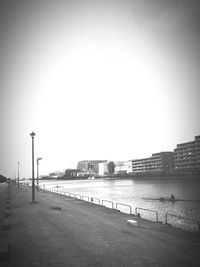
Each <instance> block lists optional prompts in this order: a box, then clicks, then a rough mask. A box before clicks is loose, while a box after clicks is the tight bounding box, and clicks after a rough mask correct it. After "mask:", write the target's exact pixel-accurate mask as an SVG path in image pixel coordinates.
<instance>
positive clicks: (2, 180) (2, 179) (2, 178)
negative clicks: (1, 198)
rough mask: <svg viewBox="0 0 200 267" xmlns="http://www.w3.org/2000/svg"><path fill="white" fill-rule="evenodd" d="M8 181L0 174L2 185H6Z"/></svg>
mask: <svg viewBox="0 0 200 267" xmlns="http://www.w3.org/2000/svg"><path fill="white" fill-rule="evenodd" d="M6 181H7V178H6V177H5V176H3V175H2V174H0V183H4V182H6Z"/></svg>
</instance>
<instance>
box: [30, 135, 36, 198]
mask: <svg viewBox="0 0 200 267" xmlns="http://www.w3.org/2000/svg"><path fill="white" fill-rule="evenodd" d="M30 136H31V138H32V202H35V181H34V180H35V178H34V137H35V133H34V132H32V133H30Z"/></svg>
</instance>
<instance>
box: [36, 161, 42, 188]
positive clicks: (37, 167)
mask: <svg viewBox="0 0 200 267" xmlns="http://www.w3.org/2000/svg"><path fill="white" fill-rule="evenodd" d="M41 159H42V158H37V191H38V190H39V160H41Z"/></svg>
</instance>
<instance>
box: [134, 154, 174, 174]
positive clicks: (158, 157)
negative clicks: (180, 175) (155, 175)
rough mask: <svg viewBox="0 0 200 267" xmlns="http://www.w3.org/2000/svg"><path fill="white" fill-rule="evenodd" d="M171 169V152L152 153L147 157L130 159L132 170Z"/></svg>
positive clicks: (156, 170)
mask: <svg viewBox="0 0 200 267" xmlns="http://www.w3.org/2000/svg"><path fill="white" fill-rule="evenodd" d="M172 170H173V152H171V151H170V152H169V151H167V152H160V153H154V154H152V156H151V157H149V158H143V159H136V160H132V172H143V173H144V172H159V173H161V172H162V173H169V172H170V171H172Z"/></svg>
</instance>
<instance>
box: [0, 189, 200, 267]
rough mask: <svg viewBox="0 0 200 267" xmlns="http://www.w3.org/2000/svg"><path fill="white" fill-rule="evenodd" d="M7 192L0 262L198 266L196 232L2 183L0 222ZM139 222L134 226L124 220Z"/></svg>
mask: <svg viewBox="0 0 200 267" xmlns="http://www.w3.org/2000/svg"><path fill="white" fill-rule="evenodd" d="M9 186H10V187H11V190H10V196H9V198H10V205H11V209H10V210H11V216H10V218H9V220H10V226H11V227H10V230H3V228H2V227H1V229H0V237H1V239H2V240H4V241H5V240H7V241H8V242H9V243H10V244H11V253H10V255H9V257H8V258H7V259H6V260H5V259H4V260H2V259H0V266H7V267H15V266H20V267H22V266H24V267H25V266H26V267H29V266H30V267H32V266H33V267H34V266H42V267H46V266H48V267H50V266H52V267H53V266H58V267H61V266H70V267H71V266H83V267H84V266H87V267H88V266H95V267H96V266H102V267H104V266H105V267H106V266H108V267H109V266H113V267H114V266H115V267H117V266H141V267H142V266H154V267H155V266H166V267H169V266H173V267H179V266H180V267H184V266H199V265H200V256H199V251H200V238H199V237H200V236H199V235H198V234H193V233H189V232H184V231H181V230H177V229H173V228H171V227H169V226H167V225H163V224H160V223H153V222H150V221H147V220H144V219H142V218H138V217H133V216H132V215H127V214H124V213H121V212H118V211H116V210H111V209H108V208H105V207H102V206H99V205H95V204H92V203H88V202H84V201H82V200H79V199H72V198H69V197H66V196H62V195H55V194H53V193H49V192H46V193H43V192H37V191H36V200H37V201H38V203H30V202H31V190H30V189H29V188H26V187H20V188H19V190H18V189H17V187H16V186H15V185H12V184H11V185H8V184H0V193H1V195H0V208H1V215H0V220H1V222H2V221H3V219H4V216H5V205H6V200H7V198H8V187H9ZM129 219H133V220H137V222H138V227H134V226H132V225H130V224H128V223H127V220H129Z"/></svg>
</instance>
